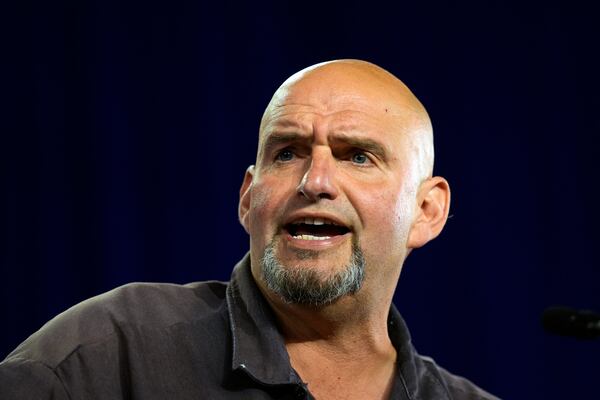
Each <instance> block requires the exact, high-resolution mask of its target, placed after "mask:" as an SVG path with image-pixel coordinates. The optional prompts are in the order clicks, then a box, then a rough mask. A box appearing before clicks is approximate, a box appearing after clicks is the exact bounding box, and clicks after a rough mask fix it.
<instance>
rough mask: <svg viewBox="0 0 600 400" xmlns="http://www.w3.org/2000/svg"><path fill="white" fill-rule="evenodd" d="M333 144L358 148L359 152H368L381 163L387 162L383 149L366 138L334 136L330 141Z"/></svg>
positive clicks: (377, 143) (374, 141) (380, 145)
mask: <svg viewBox="0 0 600 400" xmlns="http://www.w3.org/2000/svg"><path fill="white" fill-rule="evenodd" d="M331 142H333V143H345V144H347V145H350V146H352V147H356V148H359V149H361V150H365V151H368V152H369V153H373V154H374V155H376V156H377V157H379V158H380V159H382V160H383V161H385V160H387V152H386V151H385V147H384V146H383V145H382V144H381V143H379V142H377V141H376V140H373V139H371V138H368V137H360V136H348V135H345V134H339V133H338V134H334V135H333V138H332V140H331Z"/></svg>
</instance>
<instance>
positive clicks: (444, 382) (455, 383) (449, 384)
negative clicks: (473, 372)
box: [418, 355, 499, 400]
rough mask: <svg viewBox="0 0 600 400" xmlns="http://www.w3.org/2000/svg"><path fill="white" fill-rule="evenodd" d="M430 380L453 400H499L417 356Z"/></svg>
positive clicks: (431, 361)
mask: <svg viewBox="0 0 600 400" xmlns="http://www.w3.org/2000/svg"><path fill="white" fill-rule="evenodd" d="M418 357H419V359H420V361H421V362H422V365H423V366H424V368H425V370H426V374H428V375H429V376H430V379H432V380H434V381H435V382H436V384H437V385H439V386H442V387H443V388H444V390H445V391H446V392H447V394H448V396H449V398H450V399H453V400H499V399H498V398H497V397H495V396H493V395H491V394H490V393H488V392H486V391H484V390H483V389H481V388H479V387H478V386H477V385H475V384H474V383H473V382H471V381H470V380H468V379H466V378H463V377H461V376H458V375H454V374H452V373H450V372H448V371H447V370H445V369H444V368H442V367H440V366H439V365H437V364H436V363H435V361H434V360H433V359H432V358H431V357H426V356H421V355H419V356H418Z"/></svg>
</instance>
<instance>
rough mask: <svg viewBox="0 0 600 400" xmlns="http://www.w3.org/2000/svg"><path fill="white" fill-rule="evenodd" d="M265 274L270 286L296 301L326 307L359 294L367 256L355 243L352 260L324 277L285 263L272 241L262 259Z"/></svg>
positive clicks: (311, 254)
mask: <svg viewBox="0 0 600 400" xmlns="http://www.w3.org/2000/svg"><path fill="white" fill-rule="evenodd" d="M298 256H299V258H301V259H306V258H316V257H317V256H318V253H317V252H314V251H302V252H300V253H299V254H298ZM261 267H262V275H263V279H264V281H265V283H266V284H267V287H268V288H269V289H271V290H272V291H274V292H275V293H277V294H279V295H280V296H281V297H282V298H283V300H284V301H286V302H287V303H292V304H302V305H310V306H316V307H318V306H324V305H327V304H331V303H332V302H334V301H335V300H337V299H339V298H340V297H342V296H345V295H347V294H353V293H356V292H357V291H358V290H359V289H360V288H361V286H362V282H363V279H364V276H365V259H364V257H363V254H362V251H361V250H360V247H359V246H358V245H357V244H353V245H352V256H351V257H350V262H349V263H348V264H347V265H346V266H345V267H344V268H343V269H342V270H341V271H339V272H336V273H335V274H332V275H331V276H329V277H328V278H326V279H322V274H320V273H319V272H318V271H315V270H314V269H312V268H302V267H297V266H283V265H281V264H280V263H279V261H278V260H277V257H276V256H275V244H274V243H273V242H271V243H270V244H269V245H268V246H267V247H266V249H265V252H264V255H263V257H262V259H261Z"/></svg>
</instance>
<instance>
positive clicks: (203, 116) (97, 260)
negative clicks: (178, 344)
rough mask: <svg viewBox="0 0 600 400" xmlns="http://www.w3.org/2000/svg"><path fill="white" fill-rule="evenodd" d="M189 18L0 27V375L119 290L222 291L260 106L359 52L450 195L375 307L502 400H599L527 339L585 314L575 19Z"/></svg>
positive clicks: (487, 11)
mask: <svg viewBox="0 0 600 400" xmlns="http://www.w3.org/2000/svg"><path fill="white" fill-rule="evenodd" d="M200 3H202V2H191V1H190V2H164V3H161V2H132V1H123V2H120V1H106V0H102V1H100V0H95V1H92V0H90V1H73V2H70V3H60V2H46V3H43V4H35V3H27V2H24V3H20V5H19V8H18V9H11V10H8V11H7V12H6V13H5V14H4V16H3V20H4V21H3V24H2V26H3V28H2V30H3V32H2V34H3V35H2V36H3V37H4V40H5V42H6V43H5V45H3V50H2V51H3V62H2V64H3V65H4V66H5V67H7V71H6V72H5V74H4V77H3V78H2V81H3V84H2V86H3V89H2V92H3V95H2V97H3V102H4V105H3V107H2V132H1V140H2V141H1V142H0V143H1V145H0V168H1V171H2V174H1V175H0V176H1V177H2V186H1V195H0V211H1V214H0V218H1V219H0V228H1V230H0V235H2V236H1V237H0V239H1V240H0V263H1V264H0V265H1V270H0V274H1V275H0V276H1V280H0V282H1V290H0V296H1V298H0V300H1V301H0V315H1V317H2V329H1V333H0V358H2V357H3V356H4V355H5V354H7V353H8V352H9V351H10V350H12V348H14V347H15V346H16V345H17V344H18V343H19V342H21V341H22V340H24V339H25V338H26V337H27V336H28V335H29V334H30V333H32V332H33V331H34V330H36V329H38V328H39V327H40V326H41V325H42V324H43V323H44V322H45V321H46V320H48V319H49V318H51V317H52V316H54V315H55V314H57V313H58V312H60V311H62V310H64V309H66V308H67V307H69V306H71V305H73V304H75V303H77V302H79V301H81V300H83V299H85V298H87V297H90V296H92V295H95V294H98V293H101V292H103V291H106V290H108V289H111V288H113V287H115V286H117V285H120V284H123V283H126V282H130V281H170V282H181V283H183V282H189V281H196V280H205V279H222V280H225V279H228V276H229V274H230V271H231V268H232V266H233V264H234V263H235V262H236V261H237V260H238V259H239V258H240V257H241V256H242V255H243V254H244V253H245V252H246V249H247V243H248V238H247V236H246V234H245V232H244V231H243V230H242V228H241V227H240V226H239V225H238V222H237V197H238V188H239V184H240V183H241V180H242V176H243V173H244V170H245V168H246V166H247V165H249V164H251V163H253V160H254V154H255V146H256V137H257V129H258V123H259V119H260V116H261V114H262V111H263V109H264V107H265V105H266V103H267V102H268V100H269V98H270V96H271V94H272V92H273V91H274V90H275V89H276V88H277V86H278V85H279V84H280V83H281V82H282V81H283V80H284V79H285V78H286V77H287V76H288V75H290V74H292V73H293V72H295V71H297V70H299V69H301V68H303V67H305V66H308V65H310V64H313V63H316V62H320V61H324V60H329V59H335V58H362V59H366V60H370V61H372V62H375V63H377V64H379V65H381V66H383V67H385V68H387V69H388V70H390V71H391V72H392V73H394V74H396V75H397V76H399V77H400V78H401V79H403V80H404V81H405V82H406V83H407V84H408V86H409V87H411V88H412V89H413V91H414V92H415V93H416V94H417V96H418V97H419V98H420V99H421V100H422V102H423V103H424V104H425V106H426V107H427V108H428V110H429V111H430V114H431V117H432V120H433V123H434V129H435V133H436V152H437V155H436V173H437V174H439V175H442V176H445V177H446V178H447V179H448V180H449V181H450V183H451V186H452V189H453V203H452V211H451V213H452V218H451V219H450V220H449V221H448V224H447V227H446V230H445V231H444V233H443V234H442V235H441V236H440V237H439V238H438V239H437V240H436V241H434V242H432V243H431V244H429V245H427V246H426V247H425V248H424V249H421V250H418V251H416V252H414V253H413V254H412V255H411V256H410V257H409V259H408V261H407V263H406V265H405V269H404V271H403V274H402V277H401V279H400V283H399V286H398V290H397V294H396V299H395V302H396V304H397V305H398V307H399V309H400V310H401V312H402V313H403V315H404V316H405V318H406V320H407V321H408V323H409V326H410V327H411V330H412V334H413V337H414V342H415V344H416V346H417V348H418V349H419V350H420V351H421V352H422V353H424V354H428V355H431V356H433V357H434V358H435V359H436V361H438V362H439V363H440V364H442V365H444V366H446V367H447V368H448V369H450V370H451V371H453V372H456V373H459V374H464V375H466V376H468V377H469V378H471V379H472V380H473V381H475V382H476V383H478V384H480V385H481V386H483V387H484V388H486V389H488V390H489V391H491V392H493V393H495V394H497V395H499V396H501V397H504V398H507V399H508V398H512V399H566V398H569V399H577V398H591V397H594V396H595V395H597V393H598V392H597V381H598V377H599V376H600V367H598V359H599V357H600V344H599V343H598V341H596V342H580V341H576V340H574V339H566V338H560V337H554V336H550V335H547V334H545V333H544V332H543V331H542V330H541V328H540V324H539V316H540V313H541V311H542V310H543V309H544V308H545V307H546V306H549V305H553V304H565V305H568V306H572V307H578V308H590V309H595V310H600V293H599V290H600V262H599V256H598V246H599V239H600V234H599V233H598V226H600V215H599V212H598V201H599V194H600V190H599V187H598V186H599V184H598V172H599V168H598V166H597V159H598V157H599V156H600V152H599V151H598V147H597V143H598V139H597V138H598V135H599V134H600V114H599V112H598V108H599V106H600V78H599V77H598V71H600V62H599V60H600V58H599V56H598V50H599V45H598V43H599V39H600V24H598V20H599V18H598V17H599V13H598V12H597V11H596V10H595V9H594V8H593V7H592V6H590V5H588V4H586V3H578V2H572V1H544V2H521V1H516V0H514V1H486V2H483V1H470V2H453V1H444V2H441V1H440V2H391V1H390V2H379V1H368V2H358V1H345V2H340V3H334V2H325V1H323V2H321V3H318V2H289V3H288V2H283V1H279V2H272V3H269V2H253V3H250V2H244V3H242V2H240V3H235V2H227V1H225V2H218V3H217V2H215V3H211V4H210V5H207V4H200ZM589 4H592V2H589Z"/></svg>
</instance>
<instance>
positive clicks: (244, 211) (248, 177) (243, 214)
mask: <svg viewBox="0 0 600 400" xmlns="http://www.w3.org/2000/svg"><path fill="white" fill-rule="evenodd" d="M253 178H254V165H251V166H249V167H248V168H247V169H246V173H245V174H244V181H243V182H242V187H241V188H240V202H239V204H238V218H239V220H240V224H242V226H243V227H244V229H245V230H246V232H248V211H249V210H250V200H251V197H252V194H251V193H250V189H251V187H252V179H253ZM248 233H250V232H248Z"/></svg>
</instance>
